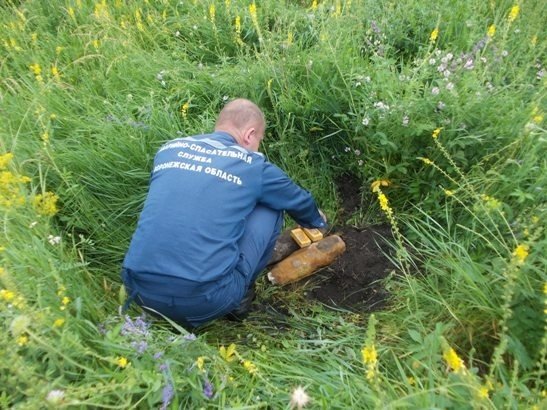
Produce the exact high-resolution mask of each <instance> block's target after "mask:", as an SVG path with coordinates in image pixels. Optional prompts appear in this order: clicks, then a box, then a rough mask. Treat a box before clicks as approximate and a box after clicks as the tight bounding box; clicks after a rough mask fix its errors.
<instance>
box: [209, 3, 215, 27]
mask: <svg viewBox="0 0 547 410" xmlns="http://www.w3.org/2000/svg"><path fill="white" fill-rule="evenodd" d="M215 16H216V8H215V5H214V4H211V5H210V6H209V19H210V20H211V23H213V24H215Z"/></svg>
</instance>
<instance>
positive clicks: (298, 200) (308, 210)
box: [258, 161, 327, 228]
mask: <svg viewBox="0 0 547 410" xmlns="http://www.w3.org/2000/svg"><path fill="white" fill-rule="evenodd" d="M258 200H259V202H260V203H262V204H264V205H266V206H268V207H270V208H272V209H275V210H278V211H287V212H288V213H289V215H290V216H291V218H293V219H294V220H295V221H296V223H298V224H299V225H302V226H303V227H305V228H325V227H326V226H327V223H326V220H325V219H324V218H323V216H322V215H321V214H320V211H319V208H318V207H317V205H316V203H315V200H314V198H313V196H312V195H311V194H310V193H309V192H308V191H306V190H305V189H303V188H301V187H300V186H298V185H297V184H295V183H294V182H293V181H292V180H291V179H290V178H289V177H288V175H287V174H285V173H284V172H283V171H282V170H281V169H280V168H279V167H277V166H275V165H273V164H271V163H269V162H267V161H266V162H264V168H263V172H262V193H261V195H260V197H259V199H258Z"/></svg>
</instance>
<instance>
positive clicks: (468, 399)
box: [0, 0, 547, 409]
mask: <svg viewBox="0 0 547 410" xmlns="http://www.w3.org/2000/svg"><path fill="white" fill-rule="evenodd" d="M516 6H518V7H519V8H518V9H516V8H515V7H516ZM544 21H545V11H544V7H543V4H542V2H540V1H533V0H530V1H526V2H520V3H518V2H516V3H512V2H509V1H500V2H480V1H472V0H468V1H461V2H456V3H454V2H451V1H447V0H441V1H437V2H435V3H431V2H423V1H407V0H405V1H399V2H391V1H390V2H373V1H350V0H345V1H341V0H332V1H318V2H316V1H309V2H305V1H282V2H257V3H249V2H245V1H239V0H238V1H236V0H232V1H220V0H217V1H209V2H204V1H184V2H178V1H167V0H163V1H157V2H152V1H144V2H139V3H135V2H124V1H114V0H113V1H102V0H101V1H97V2H91V1H80V0H67V1H66V2H47V1H40V0H27V1H8V2H4V3H3V4H2V5H1V6H0V25H1V27H2V32H1V34H0V48H1V49H2V54H1V55H0V116H1V121H0V135H1V138H0V155H2V157H0V168H1V169H0V173H1V174H0V193H1V195H2V196H1V197H0V198H1V200H0V207H1V212H2V233H1V235H0V273H1V275H0V292H1V293H0V316H1V317H2V325H1V326H2V332H1V335H0V346H1V350H0V351H1V352H2V353H1V356H0V358H1V359H2V360H0V369H1V371H0V386H1V387H0V407H1V408H43V407H44V406H49V407H76V408H84V407H97V408H128V407H136V408H150V407H152V408H154V407H162V406H163V408H166V407H168V406H171V407H170V408H200V407H203V408H267V407H271V408H289V407H290V406H291V393H292V392H293V390H294V389H295V388H296V387H298V386H301V387H303V388H304V390H305V392H306V394H308V395H309V397H310V398H311V401H310V402H309V404H308V406H309V407H311V408H458V409H459V408H534V407H536V408H541V407H542V406H545V403H546V402H545V395H546V392H545V389H544V385H543V383H544V378H545V370H546V369H545V366H546V352H547V338H546V336H545V333H546V332H545V319H546V317H545V308H546V307H547V306H546V305H545V303H546V294H545V292H546V288H545V286H546V283H547V278H546V275H545V272H546V271H547V269H546V258H545V254H546V244H547V241H546V240H545V230H544V229H545V226H544V222H543V221H544V220H545V218H546V215H545V213H546V212H545V203H546V194H545V189H546V163H545V161H546V160H545V152H546V149H545V144H546V140H545V129H544V124H545V120H544V112H545V76H544V73H545V68H544V66H543V65H544V62H545V29H544V24H543V22H544ZM238 22H239V23H238ZM435 32H436V33H437V35H436V36H435V35H434V34H433V33H435ZM233 97H246V98H250V99H252V100H254V101H256V102H257V103H258V104H259V105H260V106H261V107H262V108H263V109H264V112H265V114H266V117H267V120H268V129H267V137H266V140H265V144H264V146H263V147H262V149H263V151H264V152H265V153H266V154H267V156H268V157H269V158H270V159H271V160H272V161H273V162H275V163H277V164H279V165H280V166H281V167H282V168H283V169H285V170H286V171H287V172H288V173H289V174H290V175H291V176H292V177H293V178H294V179H295V180H296V181H298V182H299V183H300V184H302V185H303V186H305V187H306V188H307V189H309V190H311V191H312V192H313V193H314V194H315V195H316V197H317V198H318V200H319V202H320V203H321V206H322V207H323V208H324V209H325V210H327V213H328V214H329V215H331V216H332V219H333V222H334V223H344V222H345V220H344V219H342V216H341V213H340V212H338V211H339V207H340V200H341V198H339V197H338V193H337V191H336V186H335V181H336V180H337V179H338V178H340V177H341V176H343V175H352V177H355V178H356V179H357V180H358V181H360V184H361V187H360V188H361V192H362V205H363V209H362V210H359V211H357V212H356V213H355V215H354V216H353V217H352V218H351V219H350V220H351V221H352V222H353V223H358V224H361V225H366V224H370V223H372V222H375V221H378V220H381V219H382V218H385V214H384V213H385V212H388V213H389V216H390V218H388V220H391V222H392V223H395V224H396V225H395V227H396V229H397V232H399V233H398V234H397V238H398V241H396V243H394V244H393V246H394V247H396V248H397V249H398V252H397V257H398V259H396V260H394V263H395V265H396V266H395V267H394V272H393V274H392V275H391V276H390V279H389V280H387V281H386V287H387V288H388V289H389V290H390V291H391V294H392V300H391V303H390V307H389V308H388V309H387V310H386V311H382V312H377V313H376V320H370V316H369V315H366V314H359V313H354V312H348V311H345V310H343V309H327V308H325V307H323V306H320V305H317V304H313V303H311V302H309V301H307V300H306V298H305V295H304V292H305V291H306V287H305V286H303V287H302V288H301V289H300V290H298V289H297V290H294V291H292V292H291V291H288V290H285V289H277V288H273V287H271V286H270V285H269V284H268V283H266V281H264V280H262V281H261V282H260V283H259V288H260V290H261V292H260V296H259V298H260V299H259V303H260V304H263V305H266V306H267V308H266V309H264V311H258V312H255V313H253V314H252V315H251V317H250V318H249V320H247V321H246V322H244V323H241V324H235V323H231V322H226V321H223V320H219V321H216V322H214V323H212V324H209V325H207V326H206V327H205V328H203V329H202V330H201V331H200V332H199V334H198V335H197V337H196V336H195V335H189V334H186V333H185V332H184V331H181V332H180V334H179V333H178V332H176V331H173V329H172V328H171V327H169V326H168V325H166V324H164V323H159V322H154V323H153V324H152V325H150V324H149V320H150V318H146V319H145V321H143V320H142V318H141V317H140V316H139V315H140V314H141V312H140V311H138V310H136V309H131V310H130V311H129V315H128V316H125V315H122V314H120V313H119V306H120V305H121V304H122V303H123V296H124V295H123V292H122V290H121V288H120V280H119V270H120V264H121V260H122V258H123V255H124V252H125V250H126V248H127V245H128V243H129V240H130V237H131V234H132V232H133V229H134V227H135V224H136V220H137V218H138V215H139V212H140V209H141V206H142V203H143V200H144V198H145V195H146V190H147V185H148V176H149V172H150V167H151V163H152V159H153V155H154V153H155V151H156V150H157V148H158V147H159V146H160V145H161V144H162V143H163V142H164V141H166V140H168V139H171V138H174V137H178V136H181V135H192V134H195V133H202V132H208V131H210V130H211V129H212V128H213V125H214V121H215V118H216V115H217V113H218V111H219V110H220V109H221V107H222V106H223V104H224V103H225V101H226V100H228V99H230V98H233ZM437 129H438V131H437V132H435V130H437ZM432 134H435V135H436V137H435V138H434V137H433V136H432ZM6 153H11V154H13V158H12V159H11V160H10V157H11V156H10V155H5V154H6ZM23 176H28V177H30V182H25V178H23ZM380 180H381V181H384V185H380V186H381V193H382V194H383V195H384V199H385V201H387V202H384V203H381V204H379V205H380V206H378V205H377V204H376V197H377V194H378V192H372V191H371V190H370V185H371V183H373V182H374V181H380ZM48 193H54V194H55V195H56V197H58V200H57V203H56V204H53V202H52V201H51V198H55V197H51V196H49V197H48V196H47V195H51V194H48ZM44 195H45V196H44ZM40 198H46V199H47V198H49V199H50V200H49V202H48V201H43V200H42V201H41V200H40ZM44 202H45V203H44ZM48 204H49V208H48V207H47V206H45V205H48ZM369 209H375V212H373V213H371V212H370V211H365V210H369ZM388 210H389V211H388ZM179 330H180V329H179ZM232 344H233V345H232ZM230 346H232V347H230ZM44 403H45V404H44ZM292 404H293V406H294V407H297V406H298V403H296V402H295V401H294V399H293V402H292Z"/></svg>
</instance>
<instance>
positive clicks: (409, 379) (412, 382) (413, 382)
mask: <svg viewBox="0 0 547 410" xmlns="http://www.w3.org/2000/svg"><path fill="white" fill-rule="evenodd" d="M406 381H407V383H408V384H410V385H411V386H414V385H415V384H416V379H414V377H412V376H410V377H407V378H406Z"/></svg>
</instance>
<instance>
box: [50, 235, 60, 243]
mask: <svg viewBox="0 0 547 410" xmlns="http://www.w3.org/2000/svg"><path fill="white" fill-rule="evenodd" d="M47 241H48V242H49V243H50V244H52V245H58V244H60V243H61V237H60V236H53V235H48V237H47Z"/></svg>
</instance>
